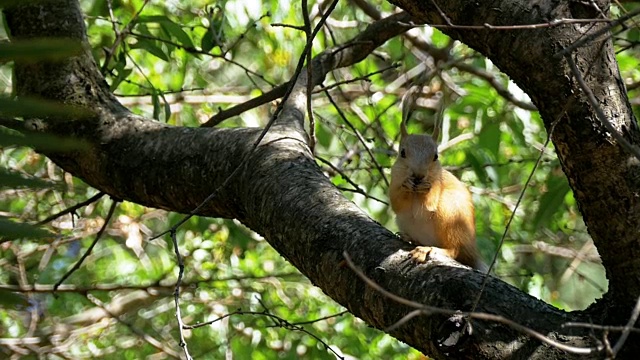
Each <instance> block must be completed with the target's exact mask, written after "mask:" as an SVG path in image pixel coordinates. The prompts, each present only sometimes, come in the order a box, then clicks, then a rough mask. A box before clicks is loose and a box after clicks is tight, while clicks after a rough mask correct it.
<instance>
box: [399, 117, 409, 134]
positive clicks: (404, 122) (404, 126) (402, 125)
mask: <svg viewBox="0 0 640 360" xmlns="http://www.w3.org/2000/svg"><path fill="white" fill-rule="evenodd" d="M407 136H409V133H408V132H407V119H404V118H403V119H402V121H401V122H400V138H401V139H404V138H406V137H407Z"/></svg>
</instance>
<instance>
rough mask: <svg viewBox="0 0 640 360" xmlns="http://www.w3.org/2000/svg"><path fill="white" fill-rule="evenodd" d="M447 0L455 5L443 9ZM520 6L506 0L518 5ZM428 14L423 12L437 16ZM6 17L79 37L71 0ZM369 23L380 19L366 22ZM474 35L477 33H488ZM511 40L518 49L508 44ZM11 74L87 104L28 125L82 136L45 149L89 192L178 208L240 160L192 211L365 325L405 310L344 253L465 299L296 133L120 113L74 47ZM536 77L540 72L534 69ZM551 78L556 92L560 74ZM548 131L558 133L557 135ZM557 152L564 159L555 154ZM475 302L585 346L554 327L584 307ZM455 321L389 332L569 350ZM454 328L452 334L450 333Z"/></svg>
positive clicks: (410, 290) (431, 291) (490, 299)
mask: <svg viewBox="0 0 640 360" xmlns="http://www.w3.org/2000/svg"><path fill="white" fill-rule="evenodd" d="M425 3H429V2H418V1H415V3H413V8H412V9H413V10H414V11H415V12H416V14H418V15H420V16H422V17H423V18H426V17H427V15H425V14H426V11H427V10H429V11H433V10H434V9H429V8H426V9H422V10H420V9H419V8H418V6H424V4H425ZM421 4H422V5H421ZM450 6H451V7H450ZM455 6H458V8H457V9H454V8H452V7H455ZM443 7H444V6H443ZM521 7H522V4H521V3H519V7H518V8H521ZM460 9H462V10H464V9H465V7H464V6H463V4H460V3H459V2H458V1H453V2H451V5H449V4H447V5H446V7H445V8H443V10H442V11H444V12H445V13H447V16H448V17H450V18H451V19H452V21H454V22H456V21H458V20H459V19H458V18H456V17H455V16H453V15H455V13H456V11H459V12H461V13H464V11H461V10H460ZM474 9H475V6H474ZM504 10H505V12H503V13H501V15H500V16H504V17H505V19H518V16H521V15H522V14H519V13H517V12H513V9H511V8H508V7H506V8H505V9H504ZM509 11H511V12H509ZM433 13H434V14H435V15H433V14H431V15H429V16H436V17H437V16H438V15H437V12H433ZM450 13H451V15H449V14H450ZM6 14H7V20H8V21H7V22H8V25H9V27H10V29H11V33H12V36H13V37H14V38H20V37H36V36H44V35H46V34H47V33H50V34H53V35H58V36H61V35H63V36H72V37H76V38H79V39H82V40H83V41H84V43H85V45H86V36H85V35H84V31H85V30H84V24H83V21H82V16H81V14H80V7H79V5H78V3H77V1H76V0H57V1H51V2H45V3H44V4H43V3H41V2H38V3H29V4H28V5H20V6H16V7H14V8H11V9H9V10H7V11H6ZM507 14H512V15H513V17H509V16H506V15H507ZM394 17H395V20H396V21H397V22H399V23H402V22H404V21H406V20H407V19H408V15H406V14H397V15H394ZM403 19H404V20H403ZM488 19H490V17H488ZM376 24H378V23H376ZM372 26H375V24H374V25H372ZM401 26H406V25H404V24H401ZM67 30H68V32H67ZM382 31H388V28H386V29H385V28H381V29H379V31H378V32H382ZM476 32H477V31H476ZM480 33H482V37H487V38H489V39H491V34H490V33H487V32H486V31H485V32H480ZM68 34H71V35H68ZM470 34H471V33H465V39H467V37H468V38H469V41H471V42H472V43H473V41H479V40H478V37H477V36H476V35H473V34H471V35H470ZM368 35H371V36H373V35H375V34H374V32H371V33H368ZM458 35H460V34H458ZM502 38H504V37H503V36H502V35H501V39H502ZM514 38H516V39H517V38H518V37H517V36H514ZM501 41H502V40H501ZM376 44H377V43H376V42H375V41H373V40H371V39H370V38H367V37H363V38H361V39H359V40H358V41H357V42H355V43H350V44H348V46H345V47H344V51H342V50H340V51H333V52H330V53H324V54H323V55H322V56H320V57H318V58H319V59H320V58H325V57H326V61H320V63H319V65H318V66H314V67H313V71H314V74H313V80H314V81H316V80H317V79H321V78H323V77H324V74H326V73H327V72H328V71H329V70H331V69H334V68H337V67H340V66H345V64H349V63H353V61H356V60H355V59H363V58H364V57H366V55H367V54H368V53H370V52H371V51H373V49H375V46H377V45H376ZM480 44H484V45H483V46H485V47H484V48H483V49H484V50H485V51H486V52H490V53H491V51H490V50H493V49H494V47H495V46H498V45H496V44H493V43H492V42H491V41H489V42H487V43H477V46H480ZM500 46H502V45H500ZM87 49H88V46H87ZM356 49H357V50H356ZM518 50H520V51H522V48H520V47H517V46H516V47H513V48H509V49H508V51H518ZM504 51H505V52H506V51H507V50H504ZM510 56H511V58H513V56H512V54H511V55H510ZM15 73H16V90H17V93H18V95H19V96H38V97H41V98H45V99H51V100H57V101H60V102H63V103H67V104H75V105H84V106H85V107H87V108H90V109H93V113H92V115H91V116H89V117H83V118H80V119H74V121H69V119H58V120H59V121H47V122H45V125H46V126H44V127H43V128H42V131H47V132H51V133H55V134H59V135H72V136H75V137H79V138H82V139H84V140H85V141H86V142H87V143H89V144H90V147H89V149H88V150H86V151H81V152H80V151H78V152H66V153H62V152H47V153H46V155H47V156H49V157H50V158H51V159H52V160H53V161H55V162H56V163H57V164H59V165H60V166H61V167H63V168H64V169H65V170H66V171H69V172H70V173H72V174H74V175H76V176H78V177H80V178H82V179H83V180H85V181H86V182H87V183H89V184H90V185H92V186H94V187H96V188H98V189H100V190H101V191H104V192H106V193H108V194H110V195H111V196H114V197H116V198H118V199H127V200H130V201H133V202H137V203H139V204H143V205H147V206H151V207H157V208H163V209H168V210H172V211H178V212H183V213H189V212H190V211H191V210H192V209H194V208H196V206H198V205H199V204H201V203H202V201H203V199H205V198H206V197H207V196H208V195H210V194H211V192H212V191H213V189H216V188H218V187H219V186H220V185H221V184H223V183H224V182H225V181H226V179H227V177H228V174H229V173H231V172H232V171H235V170H234V169H237V168H239V165H240V162H242V161H246V163H244V166H243V167H241V168H239V169H240V170H238V171H239V172H238V175H237V177H236V180H234V181H232V182H229V183H228V184H227V186H226V187H225V189H224V191H221V192H220V194H219V196H217V197H216V198H215V199H214V200H213V201H211V202H209V203H207V204H205V205H204V206H202V207H201V208H200V211H199V214H200V215H204V216H213V217H226V218H236V219H238V220H240V221H241V222H243V223H244V224H246V225H247V226H249V227H250V228H251V229H253V230H254V231H256V232H258V233H260V234H261V235H263V236H264V237H265V239H266V240H267V241H268V242H269V243H270V244H271V245H272V246H273V247H274V248H275V249H276V250H277V251H278V252H279V253H280V254H282V255H283V256H284V257H286V258H287V259H288V260H289V261H290V262H291V263H292V264H293V265H295V266H296V267H297V268H298V269H300V271H301V272H302V273H303V274H305V275H306V276H307V277H308V278H309V279H311V281H312V282H313V283H314V284H315V285H317V286H319V287H320V288H322V289H323V290H324V291H325V292H326V293H327V294H328V295H329V296H331V297H332V298H333V299H334V300H336V301H337V302H339V303H340V304H342V305H344V306H345V307H347V308H348V309H349V311H350V312H352V313H353V314H355V315H356V316H358V317H360V318H362V319H363V320H365V321H366V322H367V323H369V324H370V325H372V326H374V327H377V328H379V329H387V328H390V327H391V326H392V325H394V324H396V323H397V322H398V321H399V320H401V319H403V318H404V317H405V316H406V315H407V314H409V313H411V311H413V309H411V308H409V307H407V306H406V305H403V304H398V303H396V302H394V301H391V300H389V299H388V298H386V297H385V296H383V295H382V294H380V293H379V292H378V291H376V290H375V289H372V288H370V287H368V286H367V285H366V284H365V283H364V282H363V281H362V280H361V279H360V278H358V277H357V276H356V275H355V274H354V273H353V272H351V271H349V270H348V269H346V268H345V267H344V266H343V262H342V261H343V258H342V254H343V252H345V251H346V252H348V253H349V254H350V256H351V258H352V259H353V261H354V263H355V265H356V266H357V267H358V268H359V269H362V272H363V274H365V275H366V277H367V278H369V279H372V280H373V281H375V282H376V283H377V284H379V285H380V286H382V287H383V288H385V289H387V290H388V291H390V292H392V293H394V294H396V295H398V296H400V297H402V298H404V299H408V300H411V301H414V302H416V303H420V304H424V305H425V306H431V307H437V308H444V309H452V310H460V311H463V312H464V311H469V310H470V309H471V306H472V305H473V304H472V300H473V299H474V298H475V296H476V295H477V293H478V291H479V289H480V284H481V281H482V275H481V274H480V273H478V272H474V271H470V270H469V269H467V268H464V267H461V266H460V265H459V264H456V263H455V262H453V261H452V260H450V259H446V258H433V259H432V260H431V261H429V262H428V263H427V264H424V265H416V264H415V263H413V262H412V261H411V259H410V256H409V253H408V251H407V250H408V249H409V248H411V246H410V245H408V244H406V243H405V242H403V241H401V240H399V239H397V238H396V237H395V236H394V235H393V234H391V233H390V232H389V231H388V230H387V229H385V228H383V227H381V226H380V225H379V224H377V223H376V222H375V221H373V220H372V219H370V218H369V217H368V216H367V215H366V214H365V213H363V212H362V211H361V210H360V209H358V208H357V207H356V206H355V205H354V204H353V203H352V202H350V201H348V200H347V199H345V198H344V197H343V196H342V194H341V193H340V191H339V190H338V189H336V188H335V186H333V184H332V183H331V181H330V180H329V179H327V178H326V177H325V176H324V175H323V174H322V172H321V170H320V169H319V168H318V166H317V164H316V163H315V161H314V159H313V155H312V154H311V152H310V150H309V148H308V146H307V144H306V142H305V138H304V134H301V133H299V132H298V131H295V130H294V129H287V128H286V127H283V126H282V127H281V126H274V128H272V129H271V130H270V131H269V132H268V133H267V134H266V136H265V138H264V140H263V141H262V142H261V144H260V145H259V146H258V147H257V148H255V147H254V143H255V141H256V139H257V138H258V136H260V133H261V129H208V128H196V129H193V128H180V127H171V126H168V125H165V124H161V123H158V122H154V121H151V120H148V119H144V118H141V117H139V116H136V115H133V114H131V113H130V112H129V111H128V110H126V109H125V108H124V107H122V106H121V105H120V104H119V103H118V102H117V101H116V99H115V97H113V95H112V94H111V93H110V92H109V91H108V88H107V86H106V84H105V83H104V80H103V78H102V77H101V75H100V72H99V71H98V70H97V66H96V64H95V63H94V61H93V58H92V57H91V54H90V53H89V51H88V50H87V51H86V52H85V53H84V54H83V55H81V56H77V57H73V58H69V59H67V60H63V61H58V62H56V63H52V62H46V61H40V62H36V63H23V62H19V61H16V65H15ZM316 74H318V75H316ZM316 76H317V77H316ZM518 80H520V81H521V82H522V81H524V80H523V78H518ZM546 80H547V81H550V80H549V79H548V77H547V79H546ZM536 84H537V83H536ZM531 86H532V87H534V88H535V85H531ZM554 86H557V87H559V88H560V89H562V86H565V85H554ZM529 90H530V89H529ZM556 90H557V89H556ZM560 93H563V92H560ZM534 98H535V99H536V101H537V103H536V104H537V105H538V107H539V108H541V111H543V112H544V113H545V114H546V115H547V116H548V115H549V114H553V112H552V111H551V110H549V109H550V107H549V106H550V105H547V104H546V103H544V102H543V100H548V99H546V98H545V97H543V96H540V95H539V96H537V97H534ZM553 104H554V103H552V105H553ZM551 109H553V106H551ZM572 110H573V111H576V109H575V108H574V109H572ZM579 114H581V112H576V115H579ZM570 120H571V119H569V120H566V121H567V122H570ZM564 130H565V131H567V129H566V128H565V129H564ZM591 131H593V130H591ZM561 134H562V133H561ZM556 136H557V133H556ZM556 140H557V141H559V143H560V144H565V143H563V142H562V138H560V139H556ZM566 145H567V146H572V144H569V143H567V144H566ZM564 155H565V158H564V160H567V159H568V158H567V156H566V155H567V154H566V153H565V154H564ZM567 161H571V159H569V160H567ZM614 175H615V174H614ZM185 184H188V186H186V185H185ZM574 186H575V184H574ZM638 213H640V211H638ZM639 216H640V215H639ZM477 311H479V312H483V313H490V314H495V315H496V316H502V317H504V318H510V319H514V318H515V319H519V320H520V324H521V325H523V326H526V327H527V328H530V329H533V330H535V331H536V332H538V333H542V334H546V335H547V336H548V337H553V338H555V339H556V340H558V341H561V342H563V343H564V344H566V345H570V346H575V347H585V348H586V347H595V346H596V345H597V341H596V340H594V339H592V338H591V337H589V336H588V330H585V329H564V330H563V329H561V325H562V324H563V323H565V322H567V321H581V320H582V321H586V316H583V315H582V314H580V313H572V314H567V313H565V312H562V311H560V310H558V309H555V308H553V307H551V306H549V305H547V304H545V303H543V302H541V301H539V300H536V299H534V298H532V297H531V296H529V295H527V294H524V293H522V292H521V291H519V290H518V289H516V288H514V287H513V286H510V285H508V284H506V283H504V282H502V281H500V280H498V279H494V278H492V279H491V280H490V281H489V282H488V284H487V286H486V289H485V291H484V295H483V297H482V300H481V301H480V302H479V304H478V307H477ZM627 314H628V311H627ZM456 324H458V322H457V320H456V318H455V317H451V316H443V315H431V316H428V317H414V318H413V319H411V320H408V321H406V322H405V323H404V324H403V325H402V326H398V327H395V329H393V330H390V331H389V333H390V334H391V335H393V336H395V337H397V338H398V339H400V340H402V341H404V342H406V343H408V344H410V345H412V346H414V347H416V348H417V349H419V350H421V351H424V352H425V353H428V354H430V355H432V356H434V357H436V358H446V357H448V356H450V355H451V354H455V357H457V358H471V357H475V358H478V357H479V358H503V357H510V358H527V359H528V358H551V357H558V356H562V357H563V358H568V357H571V355H570V354H565V353H563V352H562V351H561V350H559V349H557V348H554V347H550V346H548V345H545V344H541V343H540V342H539V341H536V340H534V339H532V338H529V337H526V336H522V334H520V333H518V332H517V331H515V330H514V329H512V328H510V327H508V326H505V325H503V324H499V323H493V322H490V321H480V320H479V321H474V329H475V331H474V332H473V333H472V334H466V335H464V336H462V337H459V338H458V337H455V336H457V335H458V334H459V330H458V329H457V328H456V327H455V325H456ZM558 331H566V332H565V333H562V334H560V333H559V332H558ZM454 338H455V339H458V341H451V340H452V339H454ZM627 343H629V341H627ZM581 358H583V357H581Z"/></svg>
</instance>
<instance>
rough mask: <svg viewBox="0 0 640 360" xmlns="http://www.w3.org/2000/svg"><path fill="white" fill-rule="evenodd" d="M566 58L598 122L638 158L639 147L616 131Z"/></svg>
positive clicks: (639, 158)
mask: <svg viewBox="0 0 640 360" xmlns="http://www.w3.org/2000/svg"><path fill="white" fill-rule="evenodd" d="M639 10H640V9H639ZM566 59H567V62H568V63H569V67H570V68H571V72H572V73H573V76H575V78H576V80H577V81H578V84H580V88H581V89H582V91H584V93H585V95H587V99H588V100H589V103H590V104H591V106H593V109H594V110H595V112H596V115H598V120H600V123H601V124H602V125H603V126H604V127H605V128H607V131H609V133H610V134H611V135H612V136H613V137H614V138H615V139H616V141H617V142H618V143H620V146H622V148H623V149H625V150H626V151H627V152H629V153H630V154H631V155H633V156H635V157H636V159H638V160H640V149H638V147H637V146H634V145H632V144H631V143H630V142H629V141H628V140H627V139H625V138H624V137H623V136H622V134H620V133H619V132H618V130H617V129H616V128H615V127H613V125H612V124H611V122H610V121H609V119H607V116H606V115H605V114H604V111H602V108H600V106H599V105H598V100H596V97H595V96H594V95H593V92H592V91H591V89H590V88H589V86H588V85H587V84H586V83H585V81H584V79H583V78H582V75H581V74H580V70H578V67H577V66H576V64H575V62H574V61H573V59H572V58H571V55H567V56H566Z"/></svg>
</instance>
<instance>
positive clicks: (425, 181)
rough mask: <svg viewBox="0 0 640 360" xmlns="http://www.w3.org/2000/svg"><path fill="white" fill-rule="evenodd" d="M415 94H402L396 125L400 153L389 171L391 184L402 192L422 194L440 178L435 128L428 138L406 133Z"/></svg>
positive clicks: (437, 133) (440, 168) (436, 130)
mask: <svg viewBox="0 0 640 360" xmlns="http://www.w3.org/2000/svg"><path fill="white" fill-rule="evenodd" d="M416 96H417V95H416V94H415V91H413V90H412V91H410V92H408V93H407V94H405V96H404V98H403V100H402V102H403V113H402V122H401V123H400V149H399V151H398V157H397V158H396V162H395V163H394V164H393V167H392V168H391V181H392V183H395V184H397V185H399V186H401V187H402V188H403V189H405V190H406V191H411V192H421V193H426V192H428V191H429V190H430V189H431V186H432V184H433V182H434V180H435V179H436V178H437V177H438V176H440V173H441V172H442V167H441V166H440V162H439V161H438V135H439V128H438V126H436V128H435V129H434V131H433V134H432V135H431V136H429V135H414V134H409V132H408V131H407V124H406V123H407V120H409V117H410V115H411V109H412V104H414V103H415V99H413V98H414V97H416ZM436 125H437V124H436Z"/></svg>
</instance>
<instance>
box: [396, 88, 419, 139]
mask: <svg viewBox="0 0 640 360" xmlns="http://www.w3.org/2000/svg"><path fill="white" fill-rule="evenodd" d="M421 91H422V89H421V87H420V86H412V87H411V88H410V89H409V90H407V92H405V93H404V95H403V96H402V101H401V104H400V106H401V107H402V122H401V123H400V134H401V135H402V137H406V136H407V135H409V132H408V131H407V122H408V121H409V118H410V117H411V113H412V112H413V109H414V108H415V106H416V100H417V99H418V96H419V95H420V92H421Z"/></svg>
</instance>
